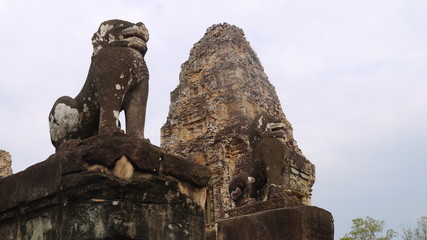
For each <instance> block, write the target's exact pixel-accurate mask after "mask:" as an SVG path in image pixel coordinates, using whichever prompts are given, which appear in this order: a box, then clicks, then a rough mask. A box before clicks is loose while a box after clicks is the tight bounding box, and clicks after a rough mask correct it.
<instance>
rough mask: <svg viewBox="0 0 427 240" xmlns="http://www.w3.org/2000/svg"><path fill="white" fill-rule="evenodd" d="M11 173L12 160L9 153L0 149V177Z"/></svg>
mask: <svg viewBox="0 0 427 240" xmlns="http://www.w3.org/2000/svg"><path fill="white" fill-rule="evenodd" d="M9 175H12V160H11V158H10V154H9V153H8V152H6V151H3V150H0V178H4V177H7V176H9Z"/></svg>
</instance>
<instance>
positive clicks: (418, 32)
mask: <svg viewBox="0 0 427 240" xmlns="http://www.w3.org/2000/svg"><path fill="white" fill-rule="evenodd" d="M113 18H118V19H123V20H128V21H131V22H138V21H141V22H144V23H145V25H146V26H147V28H148V30H149V32H150V41H149V42H148V48H149V50H148V53H147V55H146V60H147V64H148V67H149V70H150V95H149V102H148V110H147V124H146V136H147V137H148V138H150V139H151V141H152V142H153V143H154V144H156V145H158V144H159V141H160V140H159V138H160V137H159V135H160V127H161V126H162V125H163V124H164V123H165V121H166V116H167V113H168V107H169V93H170V92H171V91H172V90H173V89H174V88H175V87H176V86H177V84H178V75H179V71H180V65H181V64H182V63H183V62H184V61H185V60H186V59H187V58H188V54H189V51H190V49H191V47H192V45H193V44H194V43H195V42H197V41H198V40H199V39H200V38H201V37H202V36H203V34H204V33H205V31H206V29H207V28H208V27H209V26H211V25H212V24H216V23H222V22H228V23H230V24H234V25H236V26H238V27H240V28H242V29H243V30H244V32H245V34H246V38H247V40H248V41H250V42H251V46H252V48H253V49H254V50H255V51H256V52H257V54H258V57H259V58H260V60H261V63H262V64H263V66H264V68H265V72H266V73H267V75H268V76H269V79H270V81H271V83H272V84H273V85H274V86H275V87H276V91H277V94H278V95H279V97H280V100H281V103H282V107H283V109H284V111H285V114H286V116H287V118H288V120H289V121H290V122H291V124H292V125H293V127H294V136H295V138H296V140H297V142H298V144H299V146H300V148H301V149H302V151H303V153H304V154H305V156H306V157H307V158H309V159H310V160H311V161H312V162H313V163H314V164H315V165H316V170H317V181H316V183H315V185H314V192H313V205H316V206H318V207H321V208H325V209H327V210H329V211H330V212H331V213H332V214H333V215H334V218H335V230H336V235H335V238H336V239H339V237H342V236H343V235H344V233H346V232H349V231H350V226H351V219H353V218H357V217H366V216H371V217H373V218H376V219H381V220H384V221H385V222H386V224H387V226H386V227H388V228H394V229H395V230H397V231H400V224H407V223H409V222H412V224H413V225H414V224H415V222H416V219H417V218H418V217H421V216H427V204H426V203H427V190H426V189H427V174H426V170H427V1H425V0H418V1H417V0H323V1H317V0H292V1H291V0H289V1H288V0H277V1H268V0H265V1H255V0H215V1H196V0H186V1H176V0H169V1H167V0H160V1H159V0H157V1H143V0H139V1H136V0H127V1H116V0H92V1H83V0H73V1H56V0H51V1H47V0H39V1H31V0H0V31H1V35H0V36H1V37H0V52H1V54H0V126H1V127H0V149H4V150H6V151H9V152H10V153H11V155H12V159H13V170H14V172H18V171H21V170H23V169H25V168H27V167H28V166H30V165H32V164H35V163H37V162H40V161H42V160H45V159H46V158H47V157H48V156H49V155H50V154H52V153H53V152H54V148H53V147H52V146H51V144H50V138H49V133H48V120H47V118H48V114H49V111H50V108H51V107H52V105H53V103H54V101H55V100H56V99H57V98H58V97H60V96H63V95H68V96H72V97H74V96H75V95H76V94H77V93H78V92H79V91H80V89H81V87H82V86H83V83H84V81H85V79H86V74H87V71H88V68H89V64H90V57H91V54H92V45H91V40H90V39H91V37H92V34H93V33H94V32H95V31H96V30H97V28H98V26H99V24H100V23H101V22H102V21H105V20H108V19H113Z"/></svg>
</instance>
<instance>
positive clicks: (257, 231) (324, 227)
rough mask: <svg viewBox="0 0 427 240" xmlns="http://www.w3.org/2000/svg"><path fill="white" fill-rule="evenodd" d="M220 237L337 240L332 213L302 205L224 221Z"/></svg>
mask: <svg viewBox="0 0 427 240" xmlns="http://www.w3.org/2000/svg"><path fill="white" fill-rule="evenodd" d="M216 234H217V236H216V239H217V240H232V239H253V240H263V239H269V240H282V239H290V240H333V236H334V227H333V218H332V215H331V213H329V212H328V211H326V210H324V209H321V208H318V207H313V206H298V207H292V208H278V209H273V210H269V211H264V212H258V213H255V214H248V215H243V216H238V217H233V218H228V219H224V220H221V221H219V222H218V227H217V233H216ZM212 239H213V238H212Z"/></svg>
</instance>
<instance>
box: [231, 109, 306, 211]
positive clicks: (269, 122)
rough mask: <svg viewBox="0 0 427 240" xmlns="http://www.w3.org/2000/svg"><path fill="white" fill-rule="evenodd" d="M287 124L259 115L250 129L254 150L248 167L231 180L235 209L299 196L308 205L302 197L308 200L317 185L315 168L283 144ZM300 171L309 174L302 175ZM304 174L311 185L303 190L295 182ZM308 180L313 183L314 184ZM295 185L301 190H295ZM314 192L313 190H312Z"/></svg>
mask: <svg viewBox="0 0 427 240" xmlns="http://www.w3.org/2000/svg"><path fill="white" fill-rule="evenodd" d="M285 126H286V125H285V124H284V123H280V122H279V121H278V120H276V119H275V118H274V117H272V116H269V115H259V116H258V117H257V118H255V120H254V122H253V123H252V126H251V134H250V136H249V139H250V143H251V146H252V149H253V152H252V155H251V157H250V159H249V162H248V164H247V165H246V166H245V168H244V169H242V171H241V172H240V173H239V174H238V175H237V176H236V177H235V178H233V179H232V180H231V183H230V185H229V191H230V194H231V198H232V199H233V201H235V203H236V206H242V205H246V204H248V203H254V202H256V201H264V200H269V199H274V198H281V197H286V196H288V195H289V194H293V195H298V194H300V196H298V197H299V198H300V200H301V203H308V202H307V201H306V200H305V199H302V198H303V197H307V196H308V197H309V195H311V194H310V193H309V192H308V193H306V192H304V191H306V190H307V189H310V187H311V185H312V183H314V169H313V167H314V165H312V164H311V163H310V162H309V161H308V160H306V159H305V157H304V156H302V155H300V154H297V153H295V152H293V151H291V148H290V147H288V146H287V144H286V142H285V141H284V137H285V134H286V133H285ZM301 169H303V170H304V172H306V173H305V174H303V173H302V172H301ZM300 175H303V176H304V177H305V178H307V179H301V181H305V180H307V182H309V183H310V184H306V185H307V186H305V187H301V186H299V185H298V184H295V183H294V182H293V181H294V179H295V177H299V176H300ZM309 180H312V181H311V182H310V181H309ZM296 185H298V186H299V188H300V189H296V188H297V187H296ZM310 190H311V189H310Z"/></svg>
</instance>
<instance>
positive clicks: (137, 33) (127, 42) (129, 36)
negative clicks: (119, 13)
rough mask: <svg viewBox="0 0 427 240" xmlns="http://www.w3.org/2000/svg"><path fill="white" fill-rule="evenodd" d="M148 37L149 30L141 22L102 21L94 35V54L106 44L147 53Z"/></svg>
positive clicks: (143, 53)
mask: <svg viewBox="0 0 427 240" xmlns="http://www.w3.org/2000/svg"><path fill="white" fill-rule="evenodd" d="M148 38H149V35H148V30H147V28H145V26H144V24H143V23H141V22H138V23H135V24H134V23H131V22H127V21H123V20H118V19H113V20H108V21H105V22H103V23H101V25H100V26H99V28H98V31H97V32H96V33H95V34H94V35H93V37H92V44H93V55H96V54H97V53H98V51H99V50H101V49H102V48H103V47H106V46H113V47H130V48H133V49H135V50H137V51H138V52H140V53H141V54H142V55H145V53H146V52H147V41H148Z"/></svg>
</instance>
